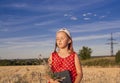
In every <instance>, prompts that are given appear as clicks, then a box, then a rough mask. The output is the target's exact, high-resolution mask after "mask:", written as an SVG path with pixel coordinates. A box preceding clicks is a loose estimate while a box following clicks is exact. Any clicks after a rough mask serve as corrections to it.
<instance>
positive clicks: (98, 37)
mask: <svg viewBox="0 0 120 83" xmlns="http://www.w3.org/2000/svg"><path fill="white" fill-rule="evenodd" d="M108 37H110V35H109V34H104V35H90V36H84V37H75V38H74V39H73V40H74V41H82V40H94V39H101V38H108Z"/></svg>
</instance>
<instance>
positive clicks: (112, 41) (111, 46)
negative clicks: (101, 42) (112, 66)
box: [107, 33, 117, 56]
mask: <svg viewBox="0 0 120 83" xmlns="http://www.w3.org/2000/svg"><path fill="white" fill-rule="evenodd" d="M108 40H110V42H109V43H107V44H109V45H110V48H111V50H110V53H111V56H113V55H114V47H113V45H114V44H117V43H114V40H115V39H114V38H113V34H112V33H111V37H110V39H108Z"/></svg>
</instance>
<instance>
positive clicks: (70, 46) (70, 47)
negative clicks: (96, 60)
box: [54, 28, 74, 53]
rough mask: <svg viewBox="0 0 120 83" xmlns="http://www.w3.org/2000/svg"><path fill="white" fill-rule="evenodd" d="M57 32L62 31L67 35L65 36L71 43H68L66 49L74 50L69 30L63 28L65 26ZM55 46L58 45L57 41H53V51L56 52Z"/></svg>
mask: <svg viewBox="0 0 120 83" xmlns="http://www.w3.org/2000/svg"><path fill="white" fill-rule="evenodd" d="M58 32H64V33H65V34H66V35H67V37H68V38H69V39H70V40H71V43H69V44H68V50H69V53H72V52H74V49H73V41H72V37H71V34H70V32H69V31H68V30H67V29H65V28H63V29H60V30H58V31H57V33H58ZM57 47H58V46H57V43H56V42H55V48H54V52H56V49H57Z"/></svg>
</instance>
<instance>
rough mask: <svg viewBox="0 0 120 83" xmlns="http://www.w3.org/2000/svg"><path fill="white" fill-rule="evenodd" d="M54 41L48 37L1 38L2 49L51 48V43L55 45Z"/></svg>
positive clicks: (0, 46)
mask: <svg viewBox="0 0 120 83" xmlns="http://www.w3.org/2000/svg"><path fill="white" fill-rule="evenodd" d="M33 40H34V41H33ZM50 40H51V41H50ZM52 40H53V39H51V38H49V36H48V35H38V36H26V37H13V38H1V40H0V43H1V45H0V48H7V49H18V48H33V47H38V46H40V47H44V46H51V43H53V41H52Z"/></svg>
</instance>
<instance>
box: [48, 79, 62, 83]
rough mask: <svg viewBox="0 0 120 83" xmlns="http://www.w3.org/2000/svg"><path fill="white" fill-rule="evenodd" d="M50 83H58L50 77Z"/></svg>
mask: <svg viewBox="0 0 120 83" xmlns="http://www.w3.org/2000/svg"><path fill="white" fill-rule="evenodd" d="M50 83H60V82H58V81H57V80H53V79H50Z"/></svg>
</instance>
